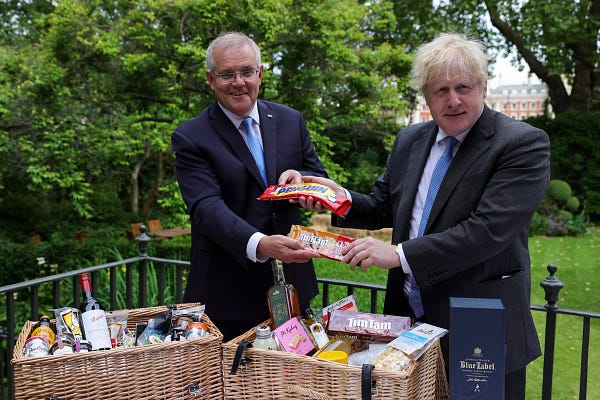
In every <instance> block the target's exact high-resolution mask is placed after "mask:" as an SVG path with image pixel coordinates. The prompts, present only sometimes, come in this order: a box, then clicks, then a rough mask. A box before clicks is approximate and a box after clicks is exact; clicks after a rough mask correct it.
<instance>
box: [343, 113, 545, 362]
mask: <svg viewBox="0 0 600 400" xmlns="http://www.w3.org/2000/svg"><path fill="white" fill-rule="evenodd" d="M437 132H438V127H437V125H436V124H435V123H434V122H433V121H430V122H426V123H423V124H416V125H412V126H409V127H407V128H405V129H404V130H402V131H401V132H400V133H398V135H397V137H396V140H395V142H394V146H393V148H392V151H391V154H390V156H389V158H388V161H387V165H386V169H385V172H384V173H383V174H382V175H381V176H380V177H379V178H378V180H377V181H376V183H375V187H374V192H373V193H371V194H370V195H363V194H359V193H356V192H351V194H352V200H353V204H352V207H351V209H350V212H349V214H348V215H347V217H346V219H345V220H342V219H338V218H334V221H333V223H334V224H337V225H340V226H346V227H357V228H363V229H378V228H382V227H393V237H392V243H394V244H396V243H400V242H403V249H404V253H405V255H406V258H407V261H408V263H409V265H410V267H411V269H412V271H413V273H414V276H415V279H416V281H417V283H418V285H419V287H420V288H421V295H422V299H423V306H424V310H425V318H426V320H427V322H429V323H431V324H433V325H436V326H440V327H444V328H446V329H449V297H487V298H499V299H501V300H502V302H503V303H504V307H505V308H506V339H507V349H508V354H507V359H506V361H507V364H506V372H507V373H509V372H512V371H514V370H516V369H518V368H522V367H523V366H525V365H526V364H527V363H528V362H529V361H531V360H533V359H534V358H536V357H538V356H539V355H540V353H541V350H540V345H539V341H538V337H537V334H536V330H535V326H534V324H533V320H532V317H531V312H530V310H529V306H530V293H531V276H530V259H529V250H528V232H529V223H530V221H531V218H532V216H533V214H534V212H535V210H536V209H537V206H538V204H539V202H540V201H541V199H542V197H543V195H544V193H545V190H546V187H547V185H548V181H549V176H550V142H549V139H548V136H547V135H546V133H545V132H543V131H542V130H540V129H537V128H534V127H532V126H530V125H528V124H526V123H523V122H519V121H516V120H514V119H512V118H509V117H507V116H505V115H503V114H501V113H498V112H496V111H493V110H490V109H489V108H487V107H485V108H484V111H483V113H482V115H481V117H480V118H479V120H478V121H477V123H476V124H475V125H474V126H473V128H472V129H471V131H470V132H469V134H468V135H467V136H466V138H465V140H464V142H463V143H462V144H461V146H460V147H459V149H458V152H457V153H456V155H455V157H454V160H453V161H452V164H451V165H450V167H449V169H448V171H447V173H446V175H445V177H444V181H443V183H442V186H441V187H440V190H439V192H438V195H437V197H436V200H435V202H434V205H433V209H432V211H431V214H430V216H429V219H428V222H427V227H426V229H425V235H424V236H423V237H421V238H417V239H414V240H410V241H408V242H405V241H406V240H408V234H409V225H410V217H411V213H412V208H413V203H414V199H415V195H416V192H417V188H418V185H419V180H420V178H421V174H422V171H423V169H424V167H425V163H426V161H427V158H428V156H429V151H430V148H431V146H432V144H433V142H434V140H435V137H436V134H437ZM404 280H405V274H404V273H403V272H402V269H401V268H394V269H392V270H390V271H389V275H388V283H387V291H386V299H385V308H384V312H385V313H388V314H396V315H402V314H403V313H404V314H405V313H406V310H407V309H408V307H409V306H408V301H407V298H406V296H405V295H404V293H403V283H404ZM405 315H406V314H405ZM442 344H443V348H444V350H445V354H446V355H447V350H448V349H447V343H444V342H443V343H442ZM446 360H447V358H446Z"/></svg>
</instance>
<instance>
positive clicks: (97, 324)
mask: <svg viewBox="0 0 600 400" xmlns="http://www.w3.org/2000/svg"><path fill="white" fill-rule="evenodd" d="M79 284H80V285H81V293H82V294H83V300H82V302H81V304H80V305H79V310H80V311H81V327H82V328H83V333H84V335H85V338H86V340H87V341H88V342H90V343H91V345H92V350H108V349H110V348H111V347H112V346H111V343H110V335H109V332H108V324H107V322H106V313H105V312H104V309H103V308H102V306H101V305H100V303H99V302H98V301H97V300H96V299H95V298H94V296H93V295H92V284H91V282H90V277H89V275H88V274H81V275H79Z"/></svg>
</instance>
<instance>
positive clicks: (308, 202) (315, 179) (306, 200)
mask: <svg viewBox="0 0 600 400" xmlns="http://www.w3.org/2000/svg"><path fill="white" fill-rule="evenodd" d="M302 181H303V182H312V183H319V184H321V185H325V186H327V187H329V188H330V189H331V190H333V191H334V192H335V193H337V194H339V195H341V196H343V197H346V192H344V189H342V187H341V186H340V185H338V184H337V183H335V182H334V181H332V180H331V179H327V178H322V177H320V176H311V175H307V176H303V177H302ZM297 202H298V203H299V204H300V205H301V206H302V207H304V208H306V209H308V210H317V211H327V207H325V205H323V204H321V203H319V202H318V201H315V200H314V199H313V198H312V197H301V198H300V199H298V200H297Z"/></svg>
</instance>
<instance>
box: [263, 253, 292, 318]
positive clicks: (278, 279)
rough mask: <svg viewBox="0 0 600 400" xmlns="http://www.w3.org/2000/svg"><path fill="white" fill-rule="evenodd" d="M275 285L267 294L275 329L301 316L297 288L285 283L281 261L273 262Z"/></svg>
mask: <svg viewBox="0 0 600 400" xmlns="http://www.w3.org/2000/svg"><path fill="white" fill-rule="evenodd" d="M271 267H272V268H273V279H274V281H275V282H274V284H273V286H271V287H270V288H269V290H268V292H267V301H268V303H269V312H270V314H271V320H272V321H273V325H274V326H275V328H277V327H278V326H280V325H281V324H283V323H284V322H286V321H288V320H289V319H290V318H294V317H299V316H300V300H299V299H298V291H297V290H296V288H295V287H294V286H293V285H292V284H290V283H287V282H286V281H285V276H284V275H283V263H282V262H281V261H279V260H273V261H272V262H271Z"/></svg>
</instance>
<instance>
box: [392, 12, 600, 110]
mask: <svg viewBox="0 0 600 400" xmlns="http://www.w3.org/2000/svg"><path fill="white" fill-rule="evenodd" d="M405 3H406V2H400V1H394V2H393V4H394V11H395V14H396V17H397V18H398V20H399V23H398V24H397V27H398V29H397V30H396V31H395V32H393V34H392V35H393V37H394V39H396V40H398V41H402V42H408V43H410V45H411V47H414V46H416V45H418V44H419V43H422V42H425V41H428V40H430V39H431V38H432V37H433V36H435V34H436V33H437V32H439V31H447V30H454V31H458V32H463V31H465V30H467V31H469V32H472V33H476V34H477V36H479V37H480V38H481V39H482V40H484V41H485V43H486V44H487V46H488V49H489V52H490V57H491V59H494V58H495V57H496V56H497V55H498V54H500V53H503V54H505V55H509V54H510V53H511V52H512V51H513V50H514V51H516V54H517V55H516V59H515V60H513V61H514V63H515V65H519V66H522V64H523V63H527V65H528V66H529V69H530V70H531V71H532V73H534V74H536V75H537V76H538V78H539V79H540V80H541V81H543V82H544V83H545V84H546V85H547V86H548V92H549V95H550V101H551V104H552V108H553V110H554V112H556V113H557V114H560V113H562V112H565V111H566V110H575V111H579V112H587V111H590V110H599V109H600V102H599V96H598V94H599V90H600V87H599V84H600V79H599V77H600V69H599V68H600V65H599V63H598V61H599V49H598V43H599V42H600V2H598V1H594V0H581V1H563V0H560V1H545V2H544V1H542V2H540V1H521V0H502V1H495V0H466V1H461V2H452V1H441V2H438V1H435V2H420V3H418V4H416V3H415V4H413V3H410V4H405ZM488 21H489V22H488ZM490 24H491V26H490ZM491 27H493V28H495V29H491Z"/></svg>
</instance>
